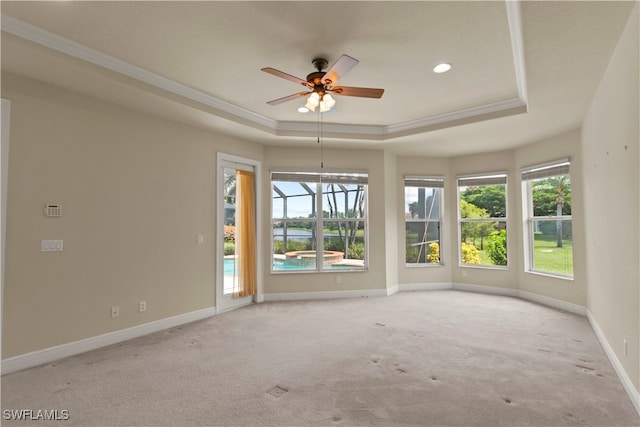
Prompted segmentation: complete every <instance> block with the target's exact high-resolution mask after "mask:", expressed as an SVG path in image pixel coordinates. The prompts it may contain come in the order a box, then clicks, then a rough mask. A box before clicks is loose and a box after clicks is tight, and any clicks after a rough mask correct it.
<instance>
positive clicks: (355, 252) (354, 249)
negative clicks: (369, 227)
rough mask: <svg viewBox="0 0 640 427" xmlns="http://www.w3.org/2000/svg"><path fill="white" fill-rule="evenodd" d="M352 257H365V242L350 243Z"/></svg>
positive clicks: (350, 256)
mask: <svg viewBox="0 0 640 427" xmlns="http://www.w3.org/2000/svg"><path fill="white" fill-rule="evenodd" d="M349 258H350V259H364V244H363V243H360V242H355V243H351V244H350V245H349Z"/></svg>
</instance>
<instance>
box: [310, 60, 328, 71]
mask: <svg viewBox="0 0 640 427" xmlns="http://www.w3.org/2000/svg"><path fill="white" fill-rule="evenodd" d="M311 63H312V64H313V66H314V67H316V70H318V71H322V70H324V69H325V68H327V66H328V65H329V61H327V60H326V59H325V58H313V61H311Z"/></svg>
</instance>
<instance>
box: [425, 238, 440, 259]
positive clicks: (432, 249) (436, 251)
mask: <svg viewBox="0 0 640 427" xmlns="http://www.w3.org/2000/svg"><path fill="white" fill-rule="evenodd" d="M427 261H428V262H430V263H433V264H440V245H439V244H437V243H436V242H433V243H429V255H427Z"/></svg>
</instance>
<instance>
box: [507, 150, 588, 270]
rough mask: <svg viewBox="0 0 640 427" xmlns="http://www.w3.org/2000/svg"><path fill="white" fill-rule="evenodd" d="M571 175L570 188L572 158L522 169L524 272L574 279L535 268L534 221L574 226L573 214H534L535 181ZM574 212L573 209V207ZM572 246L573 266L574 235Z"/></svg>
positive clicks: (573, 258) (572, 263) (573, 259)
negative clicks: (555, 222) (533, 184)
mask: <svg viewBox="0 0 640 427" xmlns="http://www.w3.org/2000/svg"><path fill="white" fill-rule="evenodd" d="M563 175H568V176H569V188H571V159H570V158H565V159H559V160H555V161H551V162H547V163H543V164H537V165H531V166H526V167H523V168H522V169H521V170H520V179H521V182H522V194H523V197H522V199H523V200H522V202H523V206H522V216H523V225H524V226H523V234H524V235H523V242H524V245H523V246H524V248H523V249H524V272H525V273H530V274H537V275H542V276H548V277H554V278H558V279H563V280H570V281H573V280H574V274H570V275H569V274H561V273H556V272H553V271H545V270H536V269H535V247H534V245H535V238H534V222H536V221H539V222H554V221H566V222H569V223H570V224H571V227H573V218H572V215H550V216H539V215H538V216H536V215H534V209H533V208H534V204H533V186H532V185H531V184H532V182H533V181H535V180H538V179H545V178H553V177H556V176H563ZM572 213H573V209H572ZM571 240H572V247H571V258H572V262H571V265H572V267H573V265H574V261H575V251H574V250H573V237H572V239H571Z"/></svg>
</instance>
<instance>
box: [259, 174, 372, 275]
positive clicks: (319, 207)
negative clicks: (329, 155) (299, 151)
mask: <svg viewBox="0 0 640 427" xmlns="http://www.w3.org/2000/svg"><path fill="white" fill-rule="evenodd" d="M287 173H288V174H291V175H293V174H300V175H301V176H303V175H305V174H308V175H322V174H345V175H350V174H354V175H366V176H367V183H366V184H365V185H366V191H365V194H364V197H365V199H364V203H365V206H366V211H365V217H364V218H349V219H344V220H341V219H339V218H324V217H323V216H322V211H323V206H324V205H323V203H324V200H323V197H322V196H323V193H322V192H321V191H316V195H315V197H316V213H318V212H320V215H316V217H315V218H309V220H310V222H311V221H314V222H315V228H316V252H319V253H323V252H324V233H323V229H322V224H323V222H324V221H326V220H329V221H332V220H333V221H344V222H346V221H354V220H355V221H364V226H365V235H364V260H363V267H362V268H353V269H351V268H346V267H345V268H343V269H340V274H342V273H362V272H367V271H369V235H370V233H369V182H368V177H369V172H368V171H366V170H360V169H358V170H349V171H345V170H343V169H305V170H300V169H295V168H275V169H272V170H271V171H270V172H269V189H270V192H272V191H273V182H274V181H273V175H274V174H287ZM290 182H296V181H295V180H291V181H290ZM322 183H323V182H322V181H321V180H320V181H319V182H318V183H317V184H318V185H319V186H321V185H322ZM282 219H283V220H285V221H287V220H290V221H300V218H289V219H287V218H282ZM273 220H274V217H273V194H272V193H271V196H270V201H269V224H270V228H271V231H270V234H271V237H270V253H271V256H273V254H274V239H273ZM323 267H324V266H323V262H322V259H321V258H318V257H316V267H315V269H300V270H297V269H291V270H274V268H273V263H271V267H270V269H269V272H270V274H277V275H279V274H317V273H334V274H335V273H336V270H329V269H324V268H323Z"/></svg>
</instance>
